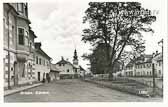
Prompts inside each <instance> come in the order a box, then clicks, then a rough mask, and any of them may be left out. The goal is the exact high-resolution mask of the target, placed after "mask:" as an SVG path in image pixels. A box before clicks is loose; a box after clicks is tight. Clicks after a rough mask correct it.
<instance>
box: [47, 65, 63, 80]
mask: <svg viewBox="0 0 168 107" xmlns="http://www.w3.org/2000/svg"><path fill="white" fill-rule="evenodd" d="M60 72H61V71H60V70H59V69H58V68H56V66H55V65H54V64H51V69H50V73H49V75H50V78H51V81H53V80H59V79H60V75H59V73H60Z"/></svg>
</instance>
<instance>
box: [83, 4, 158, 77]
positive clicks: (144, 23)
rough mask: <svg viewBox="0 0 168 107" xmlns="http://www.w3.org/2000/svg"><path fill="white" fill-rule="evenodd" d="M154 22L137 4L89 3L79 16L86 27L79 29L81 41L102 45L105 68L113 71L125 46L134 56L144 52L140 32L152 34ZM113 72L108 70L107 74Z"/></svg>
mask: <svg viewBox="0 0 168 107" xmlns="http://www.w3.org/2000/svg"><path fill="white" fill-rule="evenodd" d="M155 20H156V17H155V16H152V15H151V11H150V10H148V9H145V8H143V7H141V3H138V2H90V3H89V8H88V9H87V10H86V11H85V16H84V17H83V23H89V26H88V28H85V29H84V30H83V35H82V41H84V42H89V43H91V44H92V45H93V46H94V45H96V44H99V43H104V44H105V45H106V48H105V49H106V59H107V60H108V68H111V67H112V68H114V66H115V64H116V62H117V61H119V60H120V59H121V58H122V54H123V52H124V51H125V48H126V47H127V46H129V47H131V49H132V51H134V52H135V53H142V52H143V51H144V50H145V47H144V40H143V35H142V32H153V30H152V28H151V27H150V25H151V24H152V22H154V21H155ZM109 45H110V46H111V47H112V48H111V49H109V48H108V46H109ZM113 71H114V70H110V69H108V72H109V74H112V72H113Z"/></svg>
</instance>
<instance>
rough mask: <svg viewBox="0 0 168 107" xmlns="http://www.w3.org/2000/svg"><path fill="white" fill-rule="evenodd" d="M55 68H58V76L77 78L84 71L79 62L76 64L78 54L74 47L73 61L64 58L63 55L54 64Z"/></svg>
mask: <svg viewBox="0 0 168 107" xmlns="http://www.w3.org/2000/svg"><path fill="white" fill-rule="evenodd" d="M55 66H56V68H58V69H59V70H60V71H61V72H60V78H79V77H80V76H83V74H84V73H83V72H84V71H85V70H84V69H83V68H82V67H81V66H80V65H79V64H78V56H77V51H76V49H75V51H74V56H73V63H71V62H69V61H68V60H65V59H64V58H63V57H62V58H61V60H60V61H58V62H57V63H56V64H55Z"/></svg>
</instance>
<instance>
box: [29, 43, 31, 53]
mask: <svg viewBox="0 0 168 107" xmlns="http://www.w3.org/2000/svg"><path fill="white" fill-rule="evenodd" d="M31 48H32V43H31V42H30V46H29V51H30V52H31V50H32V49H31Z"/></svg>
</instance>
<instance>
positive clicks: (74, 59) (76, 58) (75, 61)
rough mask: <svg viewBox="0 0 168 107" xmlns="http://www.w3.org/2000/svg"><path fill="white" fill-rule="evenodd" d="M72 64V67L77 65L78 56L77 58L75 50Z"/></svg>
mask: <svg viewBox="0 0 168 107" xmlns="http://www.w3.org/2000/svg"><path fill="white" fill-rule="evenodd" d="M73 64H74V65H78V56H77V51H76V49H75V51H74V56H73Z"/></svg>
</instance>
